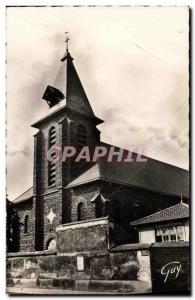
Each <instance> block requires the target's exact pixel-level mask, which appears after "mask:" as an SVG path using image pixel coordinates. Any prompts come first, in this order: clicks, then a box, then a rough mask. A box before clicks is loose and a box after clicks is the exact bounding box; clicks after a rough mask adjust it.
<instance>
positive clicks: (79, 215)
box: [77, 202, 84, 221]
mask: <svg viewBox="0 0 195 300" xmlns="http://www.w3.org/2000/svg"><path fill="white" fill-rule="evenodd" d="M77 220H78V221H82V220H84V205H83V202H80V203H79V204H78V206H77Z"/></svg>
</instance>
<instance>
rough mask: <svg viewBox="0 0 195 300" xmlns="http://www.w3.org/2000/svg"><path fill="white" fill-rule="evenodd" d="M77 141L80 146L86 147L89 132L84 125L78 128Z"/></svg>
mask: <svg viewBox="0 0 195 300" xmlns="http://www.w3.org/2000/svg"><path fill="white" fill-rule="evenodd" d="M77 141H78V144H79V145H86V143H87V132H86V129H85V126H83V125H79V126H78V127H77Z"/></svg>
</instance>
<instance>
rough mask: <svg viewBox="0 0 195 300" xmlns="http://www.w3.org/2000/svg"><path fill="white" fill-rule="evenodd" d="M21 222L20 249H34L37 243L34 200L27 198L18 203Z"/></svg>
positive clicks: (17, 208) (17, 207)
mask: <svg viewBox="0 0 195 300" xmlns="http://www.w3.org/2000/svg"><path fill="white" fill-rule="evenodd" d="M15 208H16V210H17V212H18V216H19V222H20V234H19V235H20V236H19V237H20V239H19V251H33V250H34V247H35V245H34V243H35V217H34V216H35V215H34V210H33V200H32V199H31V200H27V201H25V202H22V203H20V204H17V205H16V207H15ZM26 216H28V232H27V233H25V232H24V221H25V217H26Z"/></svg>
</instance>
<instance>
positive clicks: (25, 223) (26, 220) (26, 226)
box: [24, 216, 29, 234]
mask: <svg viewBox="0 0 195 300" xmlns="http://www.w3.org/2000/svg"><path fill="white" fill-rule="evenodd" d="M28 223H29V217H28V216H25V218H24V233H25V234H27V233H28V230H29V224H28Z"/></svg>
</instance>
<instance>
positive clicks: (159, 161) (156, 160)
mask: <svg viewBox="0 0 195 300" xmlns="http://www.w3.org/2000/svg"><path fill="white" fill-rule="evenodd" d="M101 144H103V145H107V146H111V147H115V148H119V149H122V150H124V151H128V152H132V154H139V155H141V156H143V157H144V158H147V159H149V160H153V161H155V162H158V163H162V164H165V165H167V166H170V167H173V168H177V169H180V170H183V171H186V172H189V170H188V169H184V168H181V167H178V166H175V165H172V164H169V163H167V162H165V161H162V160H158V159H156V158H153V157H150V156H146V155H145V154H142V153H137V152H134V151H131V150H130V149H129V150H128V149H125V148H121V147H120V146H116V145H111V144H108V143H105V142H101Z"/></svg>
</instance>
